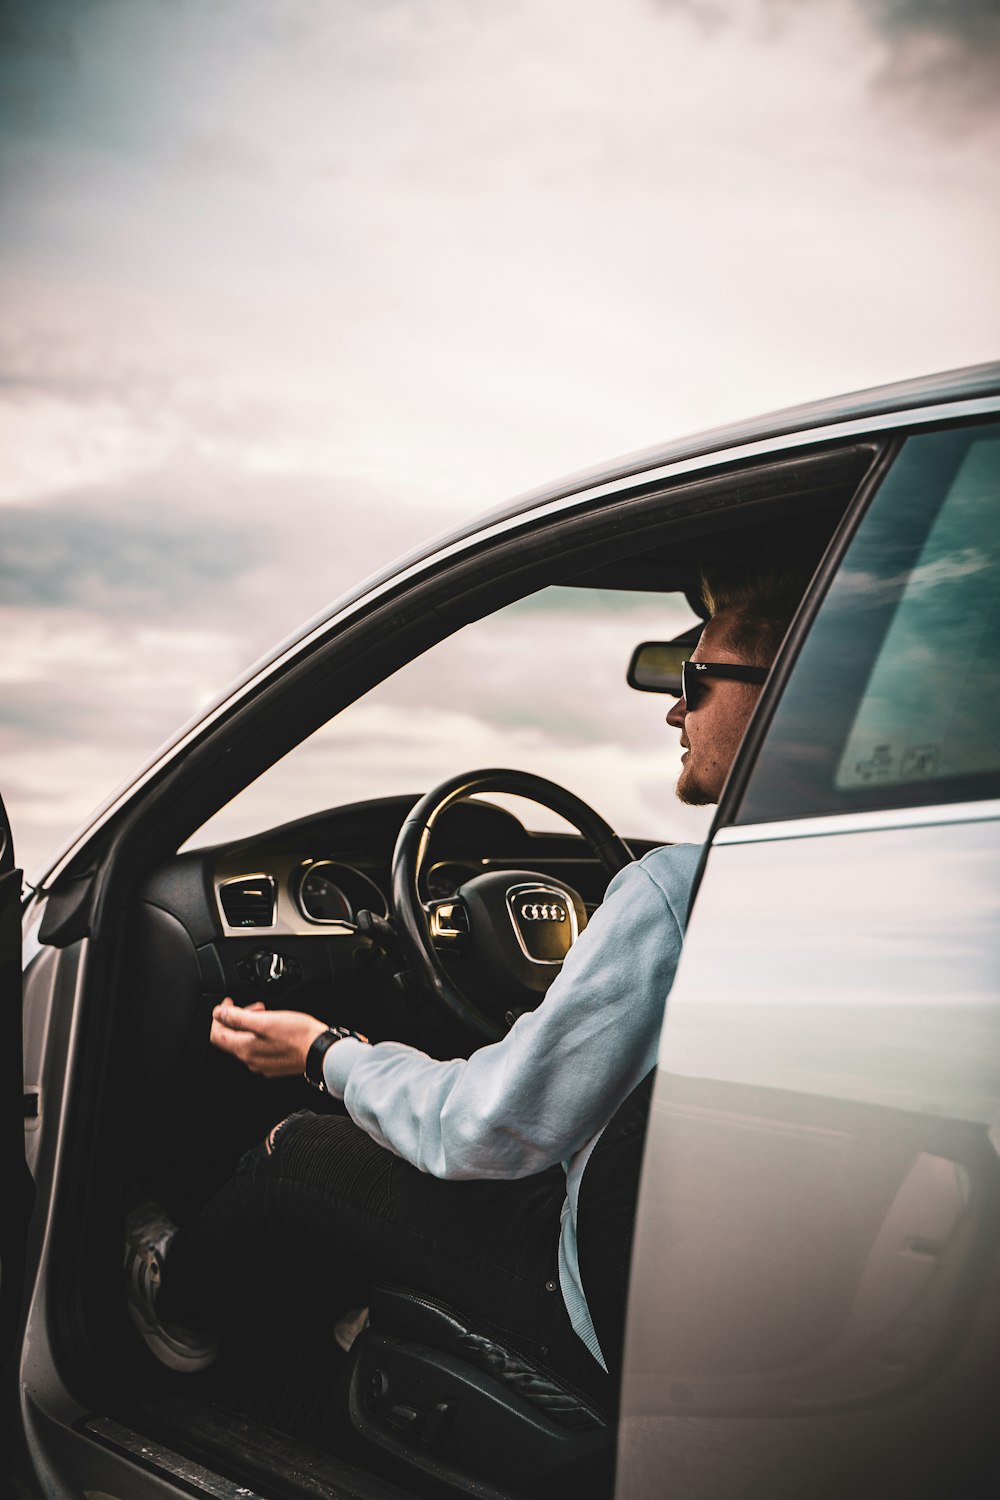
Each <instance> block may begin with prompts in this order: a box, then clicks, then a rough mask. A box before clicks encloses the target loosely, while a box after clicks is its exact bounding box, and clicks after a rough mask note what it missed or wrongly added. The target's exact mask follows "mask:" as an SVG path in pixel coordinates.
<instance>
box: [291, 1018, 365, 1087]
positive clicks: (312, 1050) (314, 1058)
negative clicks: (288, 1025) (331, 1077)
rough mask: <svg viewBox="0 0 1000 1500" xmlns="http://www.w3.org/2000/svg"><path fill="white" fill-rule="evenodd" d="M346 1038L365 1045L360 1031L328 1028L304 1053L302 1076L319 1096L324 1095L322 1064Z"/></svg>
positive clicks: (335, 1027)
mask: <svg viewBox="0 0 1000 1500" xmlns="http://www.w3.org/2000/svg"><path fill="white" fill-rule="evenodd" d="M346 1037H353V1038H354V1040H355V1041H356V1042H364V1043H365V1044H366V1045H367V1042H368V1038H367V1037H366V1036H362V1035H361V1033H360V1031H351V1030H350V1029H349V1028H348V1027H347V1026H328V1027H327V1028H326V1030H325V1031H321V1032H320V1034H319V1036H317V1037H315V1038H314V1040H313V1041H312V1043H311V1044H310V1046H309V1050H308V1052H307V1053H306V1065H305V1069H304V1070H303V1074H302V1076H303V1077H304V1078H305V1080H306V1082H307V1083H311V1084H312V1086H313V1088H314V1089H319V1091H320V1093H321V1094H325V1093H326V1080H325V1079H324V1077H323V1063H324V1061H325V1059H326V1054H327V1053H328V1052H329V1050H330V1048H331V1047H333V1046H334V1045H335V1044H336V1043H337V1042H342V1041H344V1039H345V1038H346Z"/></svg>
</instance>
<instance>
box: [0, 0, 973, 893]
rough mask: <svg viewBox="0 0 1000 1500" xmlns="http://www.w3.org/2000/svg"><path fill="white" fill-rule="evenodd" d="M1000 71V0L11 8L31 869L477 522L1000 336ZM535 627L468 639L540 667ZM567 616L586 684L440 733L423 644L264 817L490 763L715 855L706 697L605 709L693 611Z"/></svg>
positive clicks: (7, 725) (4, 180) (260, 804)
mask: <svg viewBox="0 0 1000 1500" xmlns="http://www.w3.org/2000/svg"><path fill="white" fill-rule="evenodd" d="M998 63H1000V7H998V5H997V4H996V0H951V3H945V0H829V3H824V4H815V3H812V4H810V3H807V0H739V3H737V0H504V3H502V4H500V3H496V0H494V3H492V4H491V3H488V0H215V3H214V4H213V5H211V6H205V5H203V4H201V3H198V0H0V453H2V463H0V631H2V639H3V650H2V652H0V672H2V674H3V678H4V681H3V686H2V692H0V778H2V779H0V790H2V792H3V796H4V799H5V801H6V803H7V808H8V812H9V814H10V816H11V820H12V823H13V828H14V834H15V841H16V844H17V847H18V851H19V856H20V859H21V862H23V863H24V864H25V866H26V867H27V869H28V871H29V874H30V872H31V871H32V870H33V869H35V868H36V867H39V866H41V865H42V864H44V862H45V859H46V856H47V855H48V854H50V853H52V852H54V851H55V849H56V848H57V846H58V845H59V844H61V843H62V842H63V841H64V840H65V839H66V838H67V837H68V836H69V835H70V834H71V833H72V832H73V830H74V828H75V827H76V826H77V825H78V824H79V823H80V822H81V821H82V820H83V819H84V818H85V817H86V815H87V814H88V812H89V810H90V809H91V808H92V807H93V806H94V805H95V804H97V803H99V802H101V801H102V800H103V799H104V797H105V796H106V795H107V794H108V793H109V792H110V791H112V790H113V789H114V787H115V785H116V784H118V783H119V782H121V781H122V780H124V779H125V778H126V777H127V776H128V775H129V774H130V773H131V772H132V771H133V770H134V769H135V768H136V767H137V766H138V765H139V764H140V763H141V762H143V761H144V760H145V759H146V758H147V757H148V756H149V755H150V754H151V753H152V752H153V751H154V750H155V748H156V746H157V745H158V744H159V743H160V742H161V741H162V740H164V739H165V738H167V737H168V736H169V735H170V734H171V733H172V732H173V730H174V729H175V728H176V727H177V725H178V724H180V723H181V722H183V721H184V720H186V719H187V718H189V717H190V716H191V715H192V714H193V713H195V712H196V711H197V710H198V708H199V707H200V706H201V705H203V704H205V703H207V702H208V701H210V700H211V699H213V698H214V697H215V696H216V695H217V694H218V692H220V691H221V690H222V689H223V688H224V687H225V685H226V683H227V681H229V680H230V679H231V678H232V677H234V676H235V675H236V674H237V673H238V672H240V671H242V670H243V668H244V667H245V666H246V665H247V664H248V663H249V662H251V661H252V660H254V659H255V658H256V657H257V656H259V655H260V654H262V653H263V652H265V651H266V650H268V649H269V647H270V646H271V645H272V644H273V643H274V642H275V641H277V640H278V639H280V638H282V637H284V636H285V635H287V634H289V633H290V632H291V631H293V630H294V629H295V628H296V627H297V626H298V624H299V623H300V622H301V621H302V620H304V619H306V618H308V617H310V616H311V615H313V614H315V613H317V612H318V611H320V610H321V609H323V608H325V607H326V606H327V605H328V604H329V603H330V602H331V601H332V600H333V599H335V598H336V597H337V596H338V595H339V594H340V593H341V592H342V591H343V590H345V589H346V588H347V587H349V586H350V585H352V584H353V583H354V582H356V581H357V580H358V579H359V578H361V577H362V576H364V575H366V574H367V573H369V572H371V571H373V570H374V569H375V568H377V567H380V566H382V565H383V564H384V563H386V562H387V561H389V560H390V559H391V557H392V556H393V555H395V554H398V553H400V552H402V551H405V550H406V549H408V548H409V547H410V546H412V545H415V544H416V543H417V542H419V541H421V540H422V539H423V538H424V537H426V536H427V535H429V534H430V533H432V532H435V531H437V530H439V529H440V528H441V527H443V526H447V525H449V524H454V523H457V522H459V521H464V520H466V519H467V518H468V517H469V516H471V515H474V514H476V513H477V512H479V511H482V510H486V509H489V508H490V507H492V506H495V505H496V504H498V503H500V502H502V501H503V500H505V499H507V498H509V497H510V496H512V495H514V494H516V493H518V492H520V491H522V490H525V489H527V488H531V487H534V486H535V485H537V484H540V483H543V482H545V481H547V480H555V479H557V478H558V477H559V476H560V475H561V474H562V473H565V472H567V471H573V470H577V469H579V468H581V467H583V466H585V465H587V464H590V463H594V462H598V461H600V460H603V459H610V458H613V457H615V456H616V455H618V454H620V453H622V452H627V451H630V450H633V449H636V448H642V447H647V446H649V445H651V444H653V443H656V442H659V441H666V440H669V439H670V438H673V437H678V436H682V435H683V434H685V433H687V432H690V431H694V430H698V429H701V428H705V427H710V426H714V425H717V424H719V423H722V422H725V421H729V420H737V419H740V418H743V417H747V416H750V415H753V414H754V413H757V412H763V411H767V410H770V409H773V408H776V407H781V406H784V405H788V404H790V403H793V402H797V401H803V400H809V399H813V398H819V397H823V396H827V395H834V394H837V393H838V392H841V391H847V390H853V389H858V388H862V387H865V386H869V385H873V384H878V383H881V382H884V381H889V380H894V379H904V378H907V377H909V376H913V375H919V374H926V373H931V372H933V371H935V370H945V369H951V368H956V367H959V366H963V365H968V364H974V363H977V362H980V361H984V360H988V359H995V358H996V357H997V350H998V332H1000V292H998V279H997V276H996V266H997V265H998V264H1000V243H998V241H1000V203H998V193H997V187H998V167H997V163H998V162H1000V85H998V82H997V80H998V79H1000V68H998ZM520 618H521V617H519V616H518V615H517V614H516V613H515V614H514V615H513V616H511V617H510V618H507V617H504V618H503V619H499V620H497V621H496V622H494V625H493V626H491V627H484V630H483V632H482V635H481V640H480V644H479V646H478V648H477V650H476V651H475V652H471V651H470V649H469V648H468V646H467V645H466V644H463V643H462V642H461V641H458V642H454V643H452V644H451V646H450V647H449V649H450V650H451V651H453V652H454V653H456V654H457V657H459V658H464V659H469V660H470V661H473V662H474V666H473V667H472V668H470V670H472V671H473V675H476V674H478V677H479V678H480V679H485V680H487V681H494V680H495V676H496V672H497V671H498V670H499V669H498V666H497V663H498V662H499V660H500V654H501V653H502V651H503V650H504V649H505V642H506V641H507V640H508V636H509V632H511V631H514V632H516V631H517V630H518V629H520V628H522V627H521V625H519V624H518V620H519V619H520ZM554 618H556V619H558V620H559V622H560V629H562V631H563V638H564V639H565V640H566V641H567V642H571V643H572V647H571V649H572V650H573V652H575V653H577V655H576V656H574V661H576V660H579V662H580V674H579V675H577V674H573V675H571V676H570V677H569V678H568V679H567V683H566V685H565V688H564V690H563V691H561V692H560V693H558V694H553V695H551V701H549V703H548V707H547V709H546V708H545V707H544V704H543V705H542V706H541V707H539V709H538V712H537V713H535V716H534V720H533V722H532V723H531V724H530V725H526V724H525V723H524V722H521V720H522V719H523V718H524V715H523V714H522V713H521V711H520V709H519V707H518V701H517V693H516V692H515V691H514V690H513V689H510V690H507V689H506V688H505V689H504V691H497V692H496V693H494V694H493V696H492V697H490V695H489V694H484V693H483V692H476V693H472V692H471V691H470V693H469V695H468V699H467V701H465V702H464V706H463V711H462V713H461V715H460V717H461V720H462V722H461V724H460V725H456V724H454V723H449V724H448V725H447V726H445V724H444V719H443V716H442V715H440V714H439V715H437V716H436V717H435V716H433V715H432V716H429V718H428V722H427V723H426V724H425V725H424V726H423V728H422V729H421V733H422V734H424V733H425V734H426V739H427V745H426V755H425V756H423V757H422V758H418V759H417V761H414V760H413V759H412V758H411V759H407V755H406V751H407V745H408V738H407V736H408V734H409V733H410V731H409V729H408V727H407V726H408V725H411V724H412V722H413V716H414V714H415V713H416V711H417V708H418V707H419V705H420V703H421V701H423V695H424V694H425V692H426V690H427V686H428V681H429V679H428V676H427V673H429V672H431V671H432V667H431V666H428V667H427V668H426V669H421V668H420V667H419V665H418V666H416V667H414V668H411V669H408V674H409V675H408V676H407V677H406V678H405V680H402V681H401V682H399V683H396V684H393V685H389V687H388V688H387V689H386V691H385V692H384V693H383V694H382V695H381V697H378V698H376V699H373V700H372V701H371V702H369V703H367V704H362V705H359V706H358V709H357V710H356V711H354V717H353V719H352V720H351V721H350V723H349V725H348V727H347V728H345V729H344V736H345V738H344V744H345V745H346V744H347V743H348V741H350V743H352V744H355V745H359V746H361V748H360V749H358V750H357V751H356V753H355V754H354V755H353V758H352V757H350V756H346V755H345V754H342V755H341V759H340V760H338V758H337V756H338V752H337V751H336V749H335V747H334V748H331V746H333V741H330V744H329V745H327V741H326V740H323V742H322V745H321V746H314V747H311V748H307V749H306V750H305V751H304V752H300V753H304V754H306V755H308V756H311V757H312V758H311V759H310V760H309V765H310V766H311V767H312V770H311V772H310V775H309V776H299V775H296V776H294V777H291V780H290V781H289V780H288V774H287V768H286V770H285V771H283V770H282V768H278V770H277V771H276V772H275V773H272V777H271V779H270V781H269V783H268V785H269V786H271V785H272V783H273V789H272V790H271V791H266V789H265V790H264V791H262V790H261V789H260V788H258V789H257V791H256V793H255V794H254V796H255V797H256V801H255V800H254V797H250V795H249V794H248V797H249V801H248V804H247V808H246V810H245V811H244V812H242V813H240V814H239V815H238V816H237V815H236V813H235V812H234V811H231V813H230V823H229V824H228V825H227V826H229V827H232V828H236V827H238V826H239V827H244V826H245V824H240V823H239V817H243V818H244V819H250V820H251V823H252V819H253V818H255V817H257V818H260V817H267V818H268V819H270V820H271V821H275V822H277V821H280V820H281V819H282V817H283V815H284V811H285V808H286V806H288V807H289V808H290V810H289V811H288V816H294V815H298V814H299V813H301V812H304V811H307V810H308V808H307V807H301V806H298V805H296V806H294V807H291V802H290V801H287V800H286V799H288V798H289V797H290V796H291V793H290V791H289V789H288V788H289V786H290V785H292V784H294V786H296V787H298V788H299V789H300V791H302V793H303V795H308V796H314V797H315V798H317V799H319V800H318V801H317V802H316V803H314V804H313V805H314V806H315V805H332V804H333V803H335V802H337V801H340V800H345V798H346V797H347V796H354V795H359V796H360V795H377V794H378V793H379V792H380V791H384V792H389V791H399V790H413V791H418V790H421V787H420V786H417V785H414V784H413V783H412V777H413V775H414V774H417V773H419V774H421V775H427V776H431V775H433V774H436V768H437V767H439V766H441V767H443V769H442V771H441V774H442V775H444V774H448V773H449V772H450V771H456V770H460V769H463V768H467V767H468V766H471V765H474V764H476V763H477V761H478V760H480V759H482V758H483V752H484V750H486V749H490V750H492V752H493V753H492V754H491V755H490V756H489V757H488V758H489V759H491V760H493V761H497V760H498V759H501V758H503V755H505V754H506V755H507V758H508V759H510V760H511V763H513V764H517V763H525V761H526V758H530V759H531V760H532V767H533V768H535V769H543V767H544V766H547V765H552V764H560V765H562V766H563V767H567V766H568V767H569V768H570V771H573V770H574V769H575V770H577V771H579V774H580V776H581V777H582V778H583V783H584V784H582V785H577V786H576V787H575V789H576V790H578V791H581V792H582V793H583V794H584V795H588V796H589V797H590V798H591V800H593V801H595V802H596V803H597V805H598V806H599V807H602V805H603V810H604V811H606V812H607V813H608V815H609V816H612V817H613V819H620V818H628V819H629V820H630V827H629V828H628V829H625V828H623V831H631V832H633V833H645V834H648V835H649V836H651V837H654V836H655V837H661V836H662V837H681V836H688V833H689V832H690V830H691V829H692V828H693V827H694V826H695V825H694V824H693V823H692V822H691V821H690V816H689V815H688V814H687V813H685V812H684V811H683V810H682V809H679V808H678V807H677V805H676V804H672V803H671V799H670V795H669V787H670V780H671V777H672V775H673V774H675V772H676V753H675V750H674V749H673V748H672V746H671V741H672V739H673V736H671V735H670V734H669V733H668V732H667V731H665V730H664V729H663V726H662V723H661V722H660V721H661V719H662V712H661V711H658V712H657V713H653V711H652V709H651V707H650V705H649V704H648V703H646V702H643V706H642V709H641V714H640V709H639V706H638V703H637V702H636V703H629V704H628V705H627V706H623V705H624V703H625V699H626V698H628V697H631V696H634V697H635V698H636V699H637V700H638V697H639V695H629V694H628V691H627V689H625V688H624V686H623V685H619V686H615V685H614V684H612V683H611V680H610V678H608V679H607V688H606V691H604V690H603V689H602V692H601V693H600V695H598V696H592V698H591V700H590V701H589V703H588V704H587V706H586V709H585V710H584V708H582V707H581V696H585V695H586V691H587V690H586V689H585V688H584V687H583V686H582V680H583V675H584V666H585V662H584V658H583V657H582V656H580V655H579V652H580V650H581V649H582V647H581V643H586V642H588V641H589V642H591V644H593V640H594V638H595V636H599V637H600V640H601V642H602V645H601V650H602V651H604V652H605V653H606V655H607V661H608V662H609V663H610V661H611V660H612V657H614V659H615V660H617V654H616V653H619V652H620V651H622V650H625V652H626V655H627V647H628V644H629V642H630V641H631V642H634V641H635V640H638V639H640V638H642V637H643V635H644V634H648V633H654V634H655V633H658V631H656V630H655V629H654V628H653V627H655V626H656V624H657V620H656V617H655V611H652V613H651V606H650V604H649V601H648V600H639V601H637V602H636V604H635V610H634V618H633V619H631V620H630V619H627V618H624V617H622V614H621V611H620V610H619V609H617V608H616V607H614V606H613V605H612V604H610V603H609V602H608V601H600V600H598V601H594V602H593V607H592V609H591V610H590V612H589V613H588V612H586V611H585V612H583V614H581V612H580V609H579V608H578V607H577V606H576V605H574V606H572V607H569V606H568V605H567V604H566V602H565V601H563V602H562V605H560V608H559V609H557V610H556V611H555V615H554ZM633 627H634V628H633ZM670 628H671V621H670V620H667V619H664V622H663V629H664V631H665V633H669V631H670ZM595 649H596V648H595ZM484 653H486V655H485V656H484ZM490 653H492V654H490ZM484 661H487V663H488V664H489V663H492V666H491V667H490V669H489V670H484ZM602 661H603V657H602ZM623 668H624V660H623V661H622V669H623ZM421 670H424V671H425V675H424V676H423V677H421V675H420V673H421ZM607 670H608V671H610V668H608V669H607ZM605 671H606V669H605V667H604V666H603V665H602V666H601V668H600V670H599V672H598V674H597V676H598V677H599V678H600V681H601V682H602V683H603V682H604V681H605V676H604V674H605ZM487 700H489V701H487ZM654 701H655V700H654ZM623 715H624V718H623ZM626 722H627V723H628V725H629V731H628V733H629V735H633V734H634V735H635V736H637V737H638V739H637V740H636V741H635V742H631V741H630V742H629V743H626V738H627V737H626V736H625V734H624V731H623V729H622V725H623V724H624V723H626ZM435 723H437V725H438V726H439V727H435ZM331 732H332V731H331ZM526 735H527V736H528V739H527V740H526V739H525V736H526ZM366 736H368V737H369V738H367V739H366ZM366 745H367V746H368V749H367V750H365V748H364V747H365V746H366ZM323 746H326V748H325V749H324V748H323ZM508 752H509V753H508ZM466 756H472V759H471V760H468V759H466V758H464V757H466ZM283 775H285V776H286V785H285V790H284V791H282V790H281V778H282V776H283ZM564 779H566V780H568V781H570V782H571V784H572V781H571V776H570V775H566V776H565V778H564ZM625 782H627V783H628V792H627V795H624V796H623V794H621V792H620V787H621V786H622V784H623V783H625ZM654 784H655V785H656V786H657V787H658V790H656V791H654V790H653V788H654ZM265 792H266V795H265ZM616 798H617V799H618V801H617V803H616V801H615V799H616ZM234 808H235V804H234ZM644 815H645V816H644ZM698 816H701V815H698ZM233 818H235V821H233ZM637 825H641V826H637Z"/></svg>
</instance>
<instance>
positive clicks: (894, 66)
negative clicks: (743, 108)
mask: <svg viewBox="0 0 1000 1500" xmlns="http://www.w3.org/2000/svg"><path fill="white" fill-rule="evenodd" d="M653 4H654V7H655V8H656V9H658V10H660V11H663V12H673V13H677V14H680V15H684V16H686V17H687V18H688V19H690V20H691V21H693V22H694V23H695V24H696V25H697V26H698V27H699V28H700V29H701V30H702V31H703V32H704V33H705V34H706V35H708V36H709V37H717V36H718V35H719V34H720V33H723V32H725V31H726V30H727V29H729V28H732V27H739V28H741V29H749V30H750V31H752V32H756V35H757V36H758V38H764V39H768V40H770V41H771V42H772V43H773V42H775V41H777V40H779V39H782V40H783V39H785V38H786V36H787V33H788V31H789V30H790V29H791V28H793V27H794V26H796V25H798V24H801V23H802V22H803V20H805V21H806V22H807V23H809V24H812V23H813V21H814V19H815V12H816V11H817V9H818V8H817V7H816V6H815V5H812V4H810V3H809V0H756V4H747V3H746V0H653ZM824 9H825V10H826V11H827V12H828V13H830V12H834V11H839V12H840V16H841V20H842V22H843V23H845V24H846V23H847V22H848V18H849V17H850V15H851V13H852V12H853V14H854V16H856V17H857V18H858V19H859V20H861V21H862V22H863V24H864V26H865V27H866V29H867V31H868V33H869V36H870V37H871V38H872V39H873V40H874V41H876V42H877V43H878V44H879V46H880V49H881V57H880V60H879V61H878V63H877V65H876V66H873V67H872V68H871V69H870V84H871V86H872V89H873V92H874V93H875V94H876V95H879V94H882V95H883V96H885V97H887V98H895V99H896V100H897V101H902V102H903V103H913V104H914V105H916V104H918V103H919V104H920V105H923V106H924V107H925V108H924V114H923V119H924V122H925V123H926V124H928V125H931V126H933V125H941V124H942V123H946V124H947V123H950V124H952V125H955V124H958V123H959V122H961V123H962V124H964V126H965V127H966V128H972V127H974V126H975V124H976V122H977V121H980V122H981V121H984V120H985V118H986V117H988V116H995V115H996V114H997V113H998V111H1000V90H998V89H997V86H996V79H997V66H998V64H1000V9H998V7H997V4H996V0H841V3H840V4H839V5H827V6H826V7H824ZM810 12H813V15H810V14H809V13H810ZM928 105H930V106H932V108H931V110H930V111H929V112H928V111H927V109H926V106H928Z"/></svg>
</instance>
